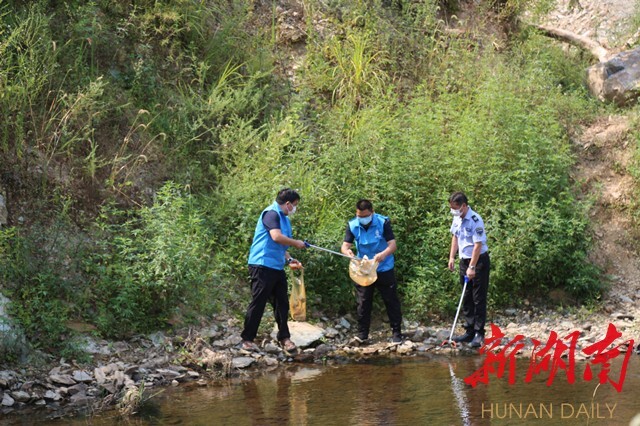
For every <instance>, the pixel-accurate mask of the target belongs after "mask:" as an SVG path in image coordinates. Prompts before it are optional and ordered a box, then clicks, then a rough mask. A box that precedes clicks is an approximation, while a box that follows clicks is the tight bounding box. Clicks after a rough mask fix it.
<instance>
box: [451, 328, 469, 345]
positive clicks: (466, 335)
mask: <svg viewBox="0 0 640 426" xmlns="http://www.w3.org/2000/svg"><path fill="white" fill-rule="evenodd" d="M472 340H473V331H472V330H467V331H465V332H464V334H461V335H460V336H456V337H454V338H453V341H454V342H456V343H469V342H470V341H472Z"/></svg>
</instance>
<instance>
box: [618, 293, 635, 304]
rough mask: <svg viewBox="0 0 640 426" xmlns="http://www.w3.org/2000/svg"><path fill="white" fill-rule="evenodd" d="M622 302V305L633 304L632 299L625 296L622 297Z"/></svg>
mask: <svg viewBox="0 0 640 426" xmlns="http://www.w3.org/2000/svg"><path fill="white" fill-rule="evenodd" d="M620 301H621V302H622V303H633V300H631V298H630V297H628V296H625V295H624V294H623V295H620Z"/></svg>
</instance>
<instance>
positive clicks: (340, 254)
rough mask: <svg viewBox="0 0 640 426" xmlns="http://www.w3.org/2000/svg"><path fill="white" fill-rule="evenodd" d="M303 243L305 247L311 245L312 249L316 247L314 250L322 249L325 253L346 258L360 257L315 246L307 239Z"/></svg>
mask: <svg viewBox="0 0 640 426" xmlns="http://www.w3.org/2000/svg"><path fill="white" fill-rule="evenodd" d="M304 245H305V246H306V247H312V248H314V249H316V250H322V251H326V252H327V253H331V254H337V255H338V256H342V257H346V258H348V259H355V260H360V258H359V257H355V256H348V255H346V254H344V253H340V252H338V251H333V250H329V249H326V248H324V247H318V246H315V245H313V244H311V243H309V242H308V241H305V242H304Z"/></svg>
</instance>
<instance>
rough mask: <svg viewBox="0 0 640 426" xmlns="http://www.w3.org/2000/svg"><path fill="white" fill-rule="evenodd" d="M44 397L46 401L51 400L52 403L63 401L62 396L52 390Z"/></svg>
mask: <svg viewBox="0 0 640 426" xmlns="http://www.w3.org/2000/svg"><path fill="white" fill-rule="evenodd" d="M44 397H45V398H46V399H50V400H52V401H60V400H61V399H62V396H60V394H59V393H58V392H54V391H52V390H48V391H46V392H45V393H44Z"/></svg>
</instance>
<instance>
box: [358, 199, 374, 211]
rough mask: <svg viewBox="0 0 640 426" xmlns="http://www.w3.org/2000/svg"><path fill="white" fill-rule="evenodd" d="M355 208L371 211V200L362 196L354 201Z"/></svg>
mask: <svg viewBox="0 0 640 426" xmlns="http://www.w3.org/2000/svg"><path fill="white" fill-rule="evenodd" d="M356 209H358V210H360V211H364V210H371V211H373V204H371V201H369V200H366V199H364V198H363V199H361V200H358V202H357V203H356Z"/></svg>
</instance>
